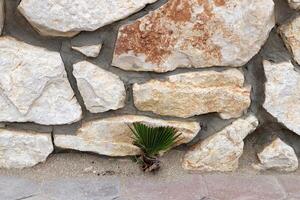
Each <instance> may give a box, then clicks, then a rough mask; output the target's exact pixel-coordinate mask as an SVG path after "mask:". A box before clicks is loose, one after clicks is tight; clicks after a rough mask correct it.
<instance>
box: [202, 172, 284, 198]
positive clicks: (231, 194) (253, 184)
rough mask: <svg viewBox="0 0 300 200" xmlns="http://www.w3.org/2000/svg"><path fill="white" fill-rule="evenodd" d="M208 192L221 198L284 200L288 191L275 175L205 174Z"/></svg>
mask: <svg viewBox="0 0 300 200" xmlns="http://www.w3.org/2000/svg"><path fill="white" fill-rule="evenodd" d="M204 180H205V182H206V185H207V188H208V194H209V196H210V197H212V198H216V199H220V200H277V199H278V200H282V199H284V198H286V193H285V192H284V190H283V188H282V187H281V186H280V184H279V183H278V181H277V180H276V178H275V177H272V176H256V175H253V176H250V175H249V176H242V175H222V174H215V175H205V176H204Z"/></svg>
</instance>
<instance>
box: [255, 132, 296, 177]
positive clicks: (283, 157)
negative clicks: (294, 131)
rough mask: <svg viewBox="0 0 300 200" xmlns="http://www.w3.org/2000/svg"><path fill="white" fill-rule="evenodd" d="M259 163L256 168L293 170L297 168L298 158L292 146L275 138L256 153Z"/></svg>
mask: <svg viewBox="0 0 300 200" xmlns="http://www.w3.org/2000/svg"><path fill="white" fill-rule="evenodd" d="M257 156H258V159H259V161H260V163H261V164H259V165H256V166H255V168H258V169H264V170H266V169H275V170H279V171H287V172H291V171H295V170H296V169H298V158H297V155H296V153H295V151H294V149H293V148H292V147H290V146H289V145H287V144H285V143H284V142H283V141H282V140H280V139H279V138H277V139H276V140H274V141H273V142H272V143H271V144H270V145H268V146H267V147H265V149H264V150H263V151H262V152H260V153H259V154H257Z"/></svg>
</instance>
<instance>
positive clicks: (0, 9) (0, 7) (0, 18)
mask: <svg viewBox="0 0 300 200" xmlns="http://www.w3.org/2000/svg"><path fill="white" fill-rule="evenodd" d="M4 6H5V5H4V0H0V35H1V34H2V29H3V26H4V19H5V10H4Z"/></svg>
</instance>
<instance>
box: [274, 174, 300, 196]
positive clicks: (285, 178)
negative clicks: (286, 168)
mask: <svg viewBox="0 0 300 200" xmlns="http://www.w3.org/2000/svg"><path fill="white" fill-rule="evenodd" d="M277 179H278V182H279V183H280V184H281V185H282V187H283V189H284V190H285V192H286V193H287V195H288V199H289V200H292V199H300V176H295V175H282V176H277Z"/></svg>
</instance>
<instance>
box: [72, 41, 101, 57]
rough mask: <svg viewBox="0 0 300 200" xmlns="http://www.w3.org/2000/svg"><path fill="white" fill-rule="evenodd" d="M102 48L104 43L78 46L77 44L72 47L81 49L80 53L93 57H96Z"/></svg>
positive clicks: (77, 49)
mask: <svg viewBox="0 0 300 200" xmlns="http://www.w3.org/2000/svg"><path fill="white" fill-rule="evenodd" d="M101 48H102V44H96V45H90V46H82V47H76V46H73V47H72V49H74V50H76V51H79V52H80V53H82V54H83V55H85V56H87V57H92V58H96V57H97V56H98V55H99V53H100V51H101Z"/></svg>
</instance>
